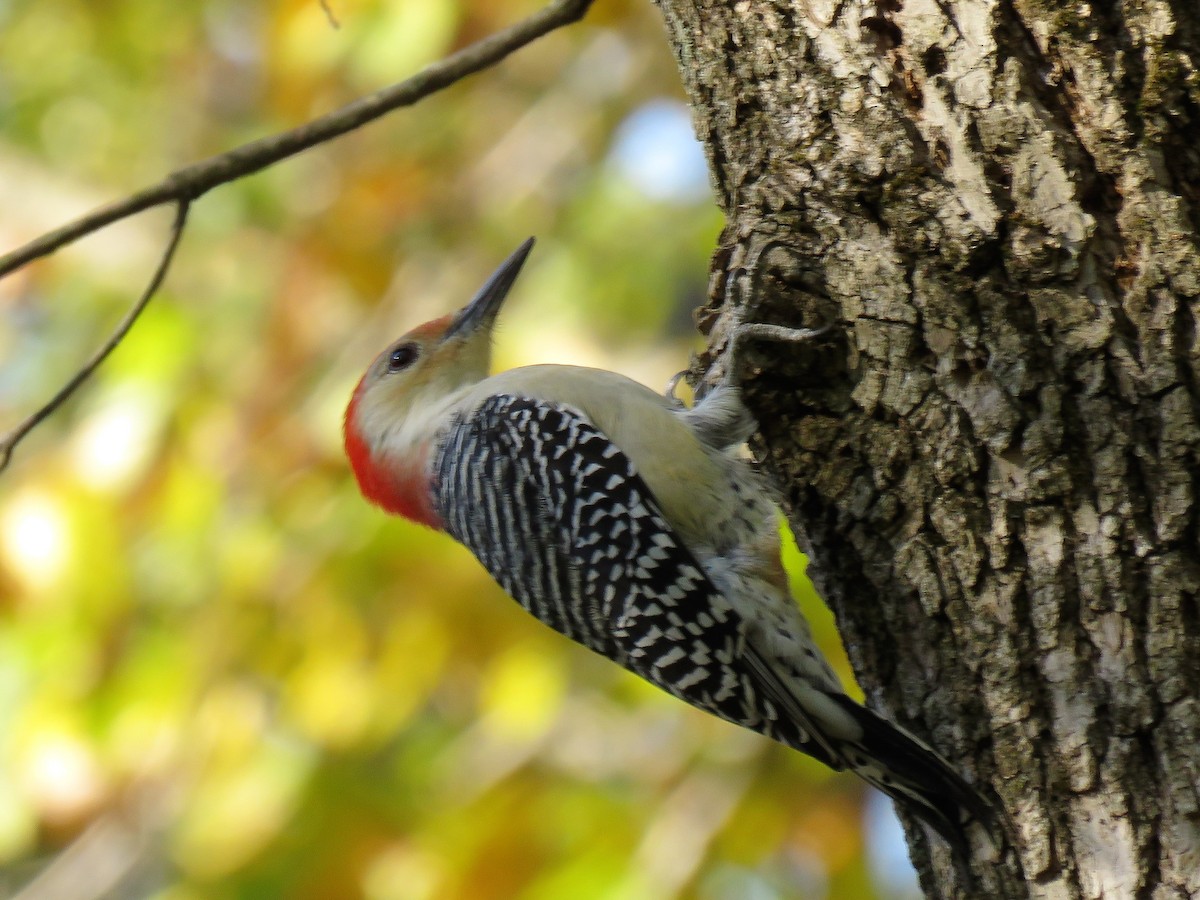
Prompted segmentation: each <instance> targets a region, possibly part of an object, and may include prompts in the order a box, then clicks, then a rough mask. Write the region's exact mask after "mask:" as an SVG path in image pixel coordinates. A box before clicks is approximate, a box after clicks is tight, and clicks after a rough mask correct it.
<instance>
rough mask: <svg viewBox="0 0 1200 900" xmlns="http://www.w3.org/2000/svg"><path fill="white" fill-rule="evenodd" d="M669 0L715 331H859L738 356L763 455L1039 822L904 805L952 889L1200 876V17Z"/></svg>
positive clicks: (902, 715) (881, 648) (827, 553)
mask: <svg viewBox="0 0 1200 900" xmlns="http://www.w3.org/2000/svg"><path fill="white" fill-rule="evenodd" d="M656 2H657V3H658V5H659V7H660V8H661V10H662V12H663V15H664V17H665V19H666V23H667V28H668V32H669V38H670V41H671V43H672V45H673V47H674V50H675V53H676V55H677V57H678V60H679V65H680V69H681V71H682V74H683V80H684V83H685V85H686V88H687V90H688V92H689V94H690V97H691V102H692V106H693V109H694V115H695V121H696V127H697V132H698V134H699V136H700V139H701V140H702V141H703V142H704V144H705V146H706V148H707V153H708V157H709V161H710V164H711V168H712V174H713V179H714V184H715V187H716V190H717V192H718V197H719V202H720V203H721V205H722V207H723V209H724V211H725V213H726V215H727V218H728V222H727V227H726V230H725V233H724V236H723V239H722V242H721V246H720V247H719V248H718V251H717V254H716V256H715V258H714V275H713V282H712V284H713V291H712V305H711V306H710V308H709V309H708V310H707V312H706V317H705V319H704V321H703V323H702V324H704V325H705V327H706V329H708V330H710V337H711V341H712V346H713V348H714V351H717V350H721V349H723V348H724V347H725V346H726V341H727V336H728V333H729V331H730V325H731V323H732V322H734V321H740V320H742V319H744V320H746V321H768V322H777V323H780V324H785V325H791V326H807V327H812V326H817V325H821V324H824V323H831V324H832V326H833V327H832V329H831V330H830V331H829V332H827V333H826V334H825V335H824V336H822V337H820V338H817V339H814V340H812V341H810V342H807V343H805V344H802V345H795V344H784V343H772V342H770V341H769V340H759V341H756V342H755V343H753V345H752V346H751V347H750V348H748V349H746V350H745V351H742V352H740V354H739V366H738V368H739V375H738V377H739V379H740V380H741V381H742V382H743V383H744V384H745V386H746V391H747V397H748V400H749V402H750V404H751V406H752V407H753V408H754V409H755V411H756V413H757V414H758V415H759V418H760V422H761V425H762V433H761V435H760V436H759V438H758V441H759V443H758V445H757V446H756V448H755V449H756V452H757V453H758V454H759V455H760V456H761V458H762V459H763V460H764V462H765V464H766V465H767V466H768V467H769V469H770V470H771V471H772V472H773V473H774V474H775V475H776V476H777V478H778V480H779V483H780V484H781V486H782V488H783V493H784V496H785V498H786V504H787V510H788V513H789V516H790V517H791V519H792V524H793V526H794V527H795V529H796V532H797V534H798V535H800V536H801V541H802V546H803V548H804V550H805V551H806V552H807V553H808V555H809V558H810V560H811V567H810V572H811V573H812V574H813V576H814V580H815V582H816V584H817V586H818V588H819V589H820V590H821V592H822V594H823V596H824V597H825V598H826V600H827V601H828V602H829V603H830V605H831V606H832V607H833V609H834V611H835V613H836V615H837V618H838V621H839V623H840V625H841V629H842V635H843V638H844V640H845V642H846V645H847V648H848V650H849V652H850V656H851V659H852V661H853V663H854V665H855V667H856V670H857V672H858V675H859V679H860V681H861V683H862V685H863V686H864V688H865V690H866V692H867V695H868V698H869V702H871V703H873V705H876V706H878V707H881V708H883V709H884V710H886V711H887V712H888V713H889V714H890V715H892V716H893V717H894V718H896V719H897V720H899V721H901V722H904V723H907V724H909V725H911V727H912V728H914V730H916V731H918V732H919V733H922V734H924V735H926V736H928V737H929V738H930V739H931V740H932V742H933V743H934V744H935V745H936V746H937V747H938V748H940V749H941V750H942V752H943V753H945V755H946V756H947V758H949V759H950V760H952V761H953V762H954V763H955V764H956V765H958V766H959V767H960V768H961V771H962V772H963V773H964V774H965V775H966V776H967V777H968V778H970V779H973V780H975V781H977V782H979V783H981V784H982V785H983V786H984V791H985V792H994V794H995V796H996V797H997V798H998V802H1000V803H1002V805H1003V807H1004V808H1005V809H1006V810H1007V812H1008V814H1009V815H1010V816H1011V817H1012V820H1013V823H1014V830H1013V833H1012V834H1011V836H1010V845H1009V846H1008V847H1006V848H1004V854H1003V858H1002V859H1001V860H999V861H996V860H990V861H989V860H988V859H987V858H986V854H985V851H984V848H982V847H977V848H975V853H976V858H975V859H973V860H972V861H971V866H970V871H967V869H966V868H965V867H961V866H958V867H956V866H955V865H954V864H953V862H952V861H951V859H950V858H949V855H948V853H947V851H946V850H945V848H944V847H943V846H942V845H941V844H939V843H937V842H936V841H931V840H928V839H927V838H926V836H925V833H924V832H923V831H921V830H920V829H919V828H914V827H912V821H911V820H909V821H908V822H907V824H908V826H909V827H908V834H909V838H910V844H911V847H912V853H913V858H914V861H915V862H916V864H917V867H918V869H919V870H920V872H921V877H922V884H923V886H924V889H925V891H926V892H927V894H929V895H930V896H933V897H962V896H967V897H1022V898H1023V897H1054V898H1077V897H1087V898H1100V897H1104V898H1126V897H1128V898H1155V900H1158V898H1184V897H1195V896H1200V793H1198V792H1200V788H1198V786H1197V785H1198V784H1200V701H1198V693H1200V604H1198V600H1197V594H1198V592H1200V529H1198V527H1197V524H1198V515H1197V496H1196V493H1197V491H1196V486H1197V474H1198V473H1200V466H1198V464H1197V453H1198V448H1200V425H1198V412H1200V346H1198V344H1197V312H1198V297H1200V253H1198V246H1197V245H1198V243H1200V241H1198V239H1197V234H1198V232H1200V5H1197V3H1196V0H1157V2H1156V0H1144V2H1143V3H1138V4H1134V3H1124V4H1122V3H1113V2H1110V0H1081V2H1079V3H1075V4H1071V5H1070V6H1060V5H1059V4H1046V5H1042V4H1040V3H1037V2H1034V0H1024V2H1022V0H1017V2H1009V0H998V2H987V0H983V2H967V0H909V2H907V3H904V2H902V0H872V2H857V3H845V2H840V0H837V2H835V0H809V2H805V0H741V2H730V0H656ZM743 272H745V273H747V275H746V277H743V275H742V274H741V273H743ZM988 785H990V788H988Z"/></svg>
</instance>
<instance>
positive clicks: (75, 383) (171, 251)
mask: <svg viewBox="0 0 1200 900" xmlns="http://www.w3.org/2000/svg"><path fill="white" fill-rule="evenodd" d="M190 207H191V202H190V201H189V200H186V199H183V200H180V201H179V205H178V207H177V208H176V210H175V222H174V224H173V225H172V226H171V238H170V240H169V241H168V242H167V248H166V250H164V251H163V255H162V259H160V260H159V262H158V268H157V269H155V270H154V276H153V277H152V278H151V279H150V283H149V284H147V285H146V289H145V290H144V291H142V296H141V297H139V298H138V301H137V303H135V304H134V305H133V306H132V307H131V308H130V310H129V312H127V313H125V317H124V318H123V319H121V321H120V323H119V324H118V325H117V327H116V330H115V331H113V333H112V334H111V335H110V336H109V338H108V340H107V341H105V342H104V344H103V346H101V347H100V349H99V350H97V351H96V352H95V353H93V354H92V358H91V359H89V360H88V361H87V362H86V363H84V364H83V367H82V368H80V369H79V371H78V372H76V373H75V374H74V375H73V376H71V380H70V381H68V382H67V383H66V384H64V385H63V386H62V387H61V388H59V390H58V393H56V394H55V395H54V396H53V397H51V398H50V400H49V401H48V402H47V403H46V404H45V405H44V406H42V407H41V409H39V410H37V411H36V412H34V413H33V414H31V415H30V416H29V417H27V418H26V419H25V421H23V422H21V423H20V424H19V425H17V427H16V428H13V429H12V430H11V431H9V432H8V434H6V435H4V437H3V438H0V472H3V471H4V470H5V469H7V468H8V462H9V460H10V459H12V452H13V448H14V447H16V446H17V444H19V443H21V441H22V440H24V439H25V436H26V435H27V434H29V432H31V431H33V429H34V428H36V427H37V426H38V425H39V424H41V422H42V420H43V419H45V418H46V417H47V416H49V415H50V414H51V413H52V412H54V411H55V410H56V409H58V408H59V407H60V406H62V405H63V404H64V403H65V402H66V401H67V398H68V397H70V396H71V395H72V394H73V393H75V391H76V390H77V389H78V388H79V386H80V385H81V384H83V382H84V381H86V380H87V378H88V376H90V375H91V374H92V373H93V372H94V371H96V368H97V367H98V366H99V365H100V363H102V362H104V360H105V359H107V358H108V355H109V354H110V353H112V352H113V350H115V349H116V347H117V345H118V344H119V343H121V341H122V340H124V338H125V335H126V334H128V333H129V329H130V328H132V327H133V323H134V322H136V321H137V318H138V316H140V315H141V314H142V310H143V309H145V308H146V305H147V304H148V303H149V302H150V299H151V298H152V297H153V296H154V295H155V293H157V292H158V289H159V286H160V285H162V282H163V279H164V278H166V276H167V270H168V269H169V268H170V267H171V259H172V258H173V257H174V256H175V248H176V247H178V246H179V239H180V238H181V237H182V236H183V226H184V225H185V224H187V215H188V209H189V208H190Z"/></svg>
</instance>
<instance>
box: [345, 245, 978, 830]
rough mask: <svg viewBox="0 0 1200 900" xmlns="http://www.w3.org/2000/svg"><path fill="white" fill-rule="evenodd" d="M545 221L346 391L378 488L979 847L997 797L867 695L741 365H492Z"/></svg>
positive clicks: (677, 686) (596, 638) (687, 681)
mask: <svg viewBox="0 0 1200 900" xmlns="http://www.w3.org/2000/svg"><path fill="white" fill-rule="evenodd" d="M532 246H533V238H530V239H529V240H527V241H525V243H523V244H522V245H521V246H520V247H519V248H518V249H517V250H516V252H514V253H513V254H512V256H510V257H509V258H508V259H507V260H505V262H504V263H502V264H501V265H500V267H499V268H498V269H497V270H496V272H495V273H494V274H493V275H492V276H491V278H490V279H489V280H488V281H487V283H486V284H485V285H484V286H483V287H482V288H481V289H480V291H479V292H478V294H476V296H475V297H474V299H472V300H471V302H470V303H469V304H468V305H467V306H465V307H464V308H463V309H462V310H460V311H459V312H457V313H455V314H452V315H447V316H444V317H442V318H440V319H436V320H434V321H431V322H428V323H426V324H424V325H421V326H419V327H417V328H415V329H413V330H412V331H410V332H409V333H408V334H406V335H405V336H404V337H402V338H400V339H399V340H398V341H396V342H395V343H394V344H392V345H391V346H390V347H388V348H387V349H386V350H384V351H383V352H382V353H381V354H380V355H379V356H378V357H377V358H376V359H375V361H374V362H373V363H371V365H370V367H369V368H368V369H367V371H366V373H365V374H364V375H363V377H362V379H361V380H360V381H359V383H358V386H357V387H356V388H355V390H354V393H353V395H352V397H351V399H350V402H349V405H348V406H347V409H346V415H345V423H344V437H345V448H346V454H347V457H348V458H349V461H350V465H351V468H352V469H353V471H354V475H355V477H356V479H357V481H358V485H359V487H360V489H361V491H362V493H363V495H364V496H365V497H366V499H367V500H369V501H371V502H372V503H374V504H377V505H378V506H380V507H382V508H383V509H384V510H385V511H386V512H389V513H393V514H397V515H400V516H404V517H405V518H408V519H411V520H413V521H415V522H419V523H421V524H422V525H426V526H429V527H430V528H434V529H437V530H440V531H444V532H446V533H448V534H449V535H451V536H452V537H454V538H455V539H456V540H458V541H459V542H461V543H462V544H464V545H465V546H466V547H467V548H468V549H469V550H470V551H471V552H472V553H473V554H474V555H475V556H476V557H477V558H478V559H479V561H480V562H481V563H482V564H483V566H484V568H486V569H487V571H488V572H489V573H490V574H491V575H492V577H493V578H495V580H496V581H497V582H499V584H500V585H501V587H503V588H504V590H505V591H506V592H507V593H508V594H509V595H511V596H512V597H513V598H514V599H515V600H516V601H517V602H518V603H520V604H521V606H523V607H524V608H525V609H526V610H527V611H529V612H530V613H532V614H533V615H534V616H536V617H537V618H538V619H540V620H541V621H542V622H544V623H545V624H546V625H549V626H550V627H551V628H553V629H555V630H556V631H558V632H560V633H561V634H563V635H565V636H566V637H568V638H570V639H572V640H574V641H577V642H578V643H580V644H582V645H584V646H585V647H588V648H589V649H591V650H593V651H595V652H597V653H599V654H600V655H601V656H605V657H607V658H608V659H610V660H612V661H614V662H616V663H618V664H619V665H622V666H624V667H625V668H626V669H629V670H630V671H632V672H634V673H636V674H637V675H639V676H641V677H642V678H644V679H646V680H647V681H649V682H651V683H652V684H655V685H657V686H658V687H660V688H662V689H663V690H665V691H667V692H668V693H670V694H673V695H674V696H676V697H678V698H679V699H681V700H683V701H685V702H687V703H690V704H691V705H693V706H695V707H698V708H700V709H702V710H705V711H707V712H709V713H713V714H715V715H717V716H719V717H721V718H722V719H726V720H728V721H730V722H733V723H735V724H737V725H741V726H744V727H746V728H749V729H752V730H754V731H757V732H760V733H762V734H764V735H766V736H767V737H770V738H773V739H775V740H777V741H779V742H781V743H783V744H786V745H787V746H789V747H793V748H795V749H796V750H799V751H801V752H803V753H807V754H809V755H810V756H813V757H815V758H816V759H818V760H820V761H821V762H823V763H825V764H826V765H828V766H831V767H832V768H834V769H849V770H851V771H853V772H854V773H855V774H857V775H859V776H861V777H862V778H863V779H865V780H866V781H868V782H869V783H871V784H873V785H875V786H876V787H877V788H879V789H880V790H882V791H883V792H884V793H886V794H888V795H890V796H891V797H892V798H894V799H895V800H897V801H899V802H900V803H901V804H903V805H905V806H906V807H907V808H908V809H910V810H911V811H912V812H913V813H915V814H917V815H918V816H919V817H920V818H922V819H923V820H924V821H926V822H927V823H928V824H929V825H930V826H932V827H933V828H934V829H935V830H936V831H937V832H938V833H939V834H940V835H941V836H942V837H943V838H945V839H946V840H947V842H948V843H950V844H951V845H953V846H954V847H956V848H958V849H960V850H965V846H966V844H965V839H964V834H965V829H966V828H967V826H968V824H969V823H970V822H971V821H977V822H980V823H981V824H982V825H983V826H984V827H985V828H987V829H989V830H990V829H991V827H992V826H993V825H994V823H995V815H994V813H993V811H992V808H991V806H990V805H989V803H988V802H987V801H986V800H984V799H983V797H982V796H981V795H980V794H979V793H978V792H977V791H976V790H975V789H974V788H973V787H972V786H971V785H970V784H969V783H967V781H966V780H965V779H963V778H962V777H961V776H960V775H958V774H957V773H956V772H955V771H954V770H953V769H952V768H951V766H950V765H949V763H947V762H946V761H945V760H944V759H943V758H942V757H941V756H940V755H939V754H938V753H937V752H936V751H934V750H933V749H932V748H931V747H929V746H928V745H927V744H926V743H925V742H924V741H922V740H921V739H919V738H917V737H916V736H914V735H912V734H910V733H909V732H908V731H907V730H905V729H903V728H901V727H899V726H897V725H895V724H892V723H890V722H888V721H887V720H886V719H883V718H882V717H880V716H879V715H877V714H876V713H874V712H872V711H871V710H869V709H867V708H866V707H864V706H861V705H860V704H858V703H856V702H854V701H853V700H852V699H850V697H848V696H847V695H846V693H845V691H844V690H843V688H842V685H841V683H840V682H839V680H838V678H837V676H836V675H835V674H834V672H833V669H832V668H831V667H830V665H829V663H828V662H827V661H826V660H825V659H824V657H823V656H822V654H821V652H820V651H819V650H818V649H817V647H816V645H815V643H814V642H813V639H812V635H811V633H810V630H809V627H808V623H807V622H806V621H805V619H804V618H803V616H802V615H801V613H800V610H799V608H798V606H797V605H796V603H795V601H794V600H793V598H792V596H791V593H790V590H789V587H788V582H787V578H786V575H785V573H784V569H783V566H782V564H781V561H780V536H779V524H778V522H779V519H778V513H777V507H776V505H775V503H774V501H773V499H772V496H771V493H770V491H769V489H768V487H767V486H766V484H765V483H764V482H763V481H762V480H761V478H760V476H759V475H758V473H756V472H755V471H754V470H753V469H752V468H751V467H750V465H749V463H748V462H747V461H745V460H744V459H742V458H741V457H740V456H739V455H738V453H737V452H736V451H737V450H738V448H739V447H740V445H741V444H742V443H743V442H744V441H745V439H746V438H747V437H748V436H749V435H750V433H751V432H752V431H753V430H754V429H755V427H756V425H755V422H754V419H753V417H752V416H751V415H750V413H749V412H748V411H747V409H746V407H745V406H744V405H743V404H742V402H741V400H740V397H739V394H738V390H737V388H736V387H734V386H733V384H732V380H731V379H726V380H725V383H724V384H723V385H721V386H719V387H717V388H714V389H713V390H712V391H710V392H709V393H708V394H707V395H705V396H704V398H703V399H702V400H701V401H699V402H697V403H696V404H695V405H694V406H692V407H690V408H688V407H685V406H683V405H682V404H679V403H677V402H672V399H671V398H669V397H664V396H661V395H659V394H657V393H655V392H654V391H652V390H650V389H649V388H647V387H645V386H643V385H641V384H638V383H637V382H635V381H632V380H630V379H628V378H626V377H624V376H622V375H618V374H616V373H614V372H609V371H604V370H600V369H591V368H582V367H578V366H559V365H535V366H527V367H523V368H518V369H512V370H510V371H507V372H503V373H501V374H498V375H490V376H489V365H490V362H491V340H492V330H493V326H494V324H495V322H496V318H497V315H498V313H499V310H500V307H501V304H502V303H503V301H504V299H505V297H506V296H507V295H508V293H509V290H510V288H511V287H512V285H513V282H514V281H515V280H516V277H517V274H518V273H519V272H520V270H521V266H522V265H523V264H524V262H525V259H526V257H527V256H528V255H529V251H530V249H531V248H532Z"/></svg>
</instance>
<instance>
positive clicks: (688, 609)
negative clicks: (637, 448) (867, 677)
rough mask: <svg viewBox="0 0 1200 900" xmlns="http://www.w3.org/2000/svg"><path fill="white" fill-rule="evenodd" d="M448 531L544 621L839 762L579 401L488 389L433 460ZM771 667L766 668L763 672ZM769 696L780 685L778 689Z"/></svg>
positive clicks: (730, 715)
mask: <svg viewBox="0 0 1200 900" xmlns="http://www.w3.org/2000/svg"><path fill="white" fill-rule="evenodd" d="M434 478H435V491H434V493H435V507H436V509H437V512H438V514H439V516H440V517H441V518H442V521H443V523H444V526H445V528H446V531H447V532H449V533H450V534H451V535H452V536H453V537H455V538H456V539H457V540H458V541H460V542H461V543H462V544H464V545H466V546H467V547H468V548H469V549H470V550H471V552H472V553H474V554H475V556H476V557H477V558H478V559H479V561H480V562H481V563H483V565H484V567H485V568H486V569H487V570H488V572H490V573H491V575H492V577H494V578H495V579H496V580H497V581H498V582H499V583H500V585H501V587H503V588H504V590H505V591H507V592H508V593H509V594H510V595H511V596H512V597H513V598H514V599H516V600H517V602H519V603H520V604H521V605H522V606H523V607H525V609H527V610H528V611H529V612H531V613H532V614H533V615H535V616H536V617H537V618H538V619H540V620H541V621H542V622H544V623H546V624H547V625H549V626H550V627H552V628H554V629H555V630H557V631H559V632H561V633H562V634H564V635H566V636H567V637H569V638H571V639H572V640H575V641H578V642H579V643H581V644H583V645H584V646H586V647H589V648H590V649H592V650H594V651H596V652H597V653H600V654H601V655H603V656H606V657H608V658H609V659H611V660H613V661H615V662H617V663H620V664H621V665H623V666H625V667H626V668H627V669H630V670H631V671H633V672H635V673H636V674H638V675H640V676H641V677H643V678H645V679H646V680H648V681H650V682H651V683H653V684H655V685H657V686H659V687H661V688H663V689H664V690H666V691H668V692H669V693H671V694H674V695H675V696H676V697H679V698H680V699H682V700H685V701H687V702H688V703H691V704H692V705H693V706H697V707H699V708H700V709H703V710H706V711H708V712H711V713H715V714H716V715H718V716H721V717H722V718H724V719H727V720H729V721H731V722H734V723H736V724H738V725H743V726H745V727H747V728H751V729H754V730H755V731H759V732H762V733H763V734H766V735H768V736H770V737H773V738H775V739H776V740H779V741H782V742H784V743H787V744H790V745H791V746H794V747H798V748H801V749H803V750H805V751H806V752H808V753H810V754H812V755H813V756H815V757H817V758H818V759H820V760H822V761H823V762H825V763H827V764H829V765H832V766H834V767H837V768H841V767H842V762H841V760H840V757H839V755H838V754H837V753H836V752H835V751H834V749H833V748H832V747H831V746H829V745H828V744H827V742H826V741H825V740H824V739H823V736H822V734H821V730H820V728H818V727H817V726H816V724H815V723H813V722H810V721H808V719H807V717H806V716H805V714H804V711H803V710H802V709H801V708H800V707H799V706H798V705H797V704H795V703H788V704H787V705H788V706H789V707H791V708H790V709H788V710H787V713H786V714H781V711H782V708H783V706H784V702H782V701H784V699H785V697H786V695H787V694H788V690H787V688H785V687H784V686H783V684H782V683H780V682H778V681H777V680H775V679H774V678H773V676H772V675H771V674H770V673H771V667H770V666H769V665H767V664H766V662H765V661H764V660H762V659H761V658H759V657H758V654H757V651H756V649H755V648H754V647H753V646H752V645H750V644H749V643H748V642H747V633H746V628H745V623H744V622H743V621H742V619H741V617H740V616H738V615H737V613H736V612H735V610H734V609H733V607H732V605H731V604H730V603H729V601H728V600H727V599H726V598H725V597H723V596H722V595H721V594H720V592H719V591H717V589H716V588H715V587H714V586H713V584H712V582H711V581H710V580H709V578H708V576H707V575H705V573H704V570H703V569H702V568H701V566H700V564H699V563H698V562H697V560H696V559H695V557H694V556H693V554H692V553H691V551H690V550H688V548H687V547H685V546H684V545H683V544H682V543H681V542H680V541H679V539H678V538H677V536H676V535H675V533H674V531H673V530H672V528H671V526H670V524H669V523H668V522H667V521H666V519H665V517H664V516H663V513H662V511H661V509H660V508H659V506H658V503H657V501H656V500H655V498H654V496H653V495H652V494H651V492H650V490H649V489H648V488H647V487H646V484H645V482H644V481H643V480H642V478H641V477H640V476H639V475H638V474H637V472H636V471H635V469H634V466H633V463H632V462H631V461H630V459H629V457H627V456H626V455H625V453H624V452H622V451H621V449H620V448H618V447H617V446H616V445H615V444H613V443H612V442H611V441H610V440H609V439H608V438H607V437H606V436H605V435H604V434H603V433H601V432H600V431H599V430H598V429H597V428H595V426H593V425H591V424H590V423H589V422H588V421H587V420H586V419H585V418H584V417H583V416H582V415H581V414H579V413H578V412H576V411H574V410H572V409H570V408H568V407H565V406H561V405H557V404H552V403H547V402H545V401H539V400H532V399H528V398H524V397H514V396H509V395H497V396H493V397H490V398H488V399H487V400H486V401H485V402H484V403H482V404H481V405H480V406H479V407H478V408H477V409H476V410H474V411H473V412H472V413H471V414H470V415H469V416H467V417H466V418H464V419H462V420H460V421H458V422H457V423H456V424H455V425H454V426H452V427H451V429H450V431H449V433H448V435H447V436H446V438H445V440H443V441H442V443H441V445H440V446H439V448H438V451H437V456H436V458H435V465H434ZM764 676H765V677H764ZM773 695H774V696H773Z"/></svg>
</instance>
